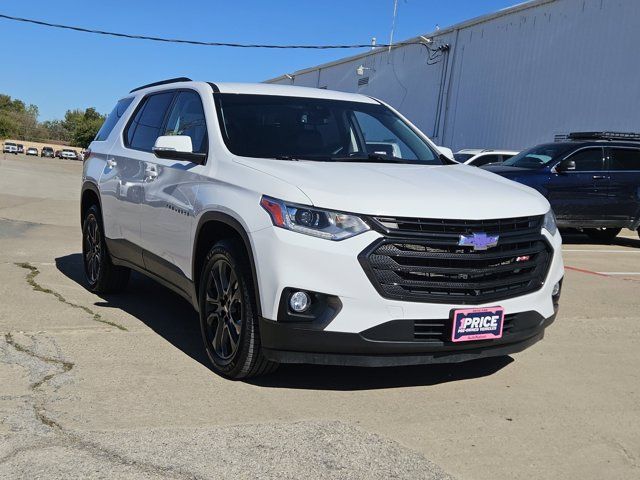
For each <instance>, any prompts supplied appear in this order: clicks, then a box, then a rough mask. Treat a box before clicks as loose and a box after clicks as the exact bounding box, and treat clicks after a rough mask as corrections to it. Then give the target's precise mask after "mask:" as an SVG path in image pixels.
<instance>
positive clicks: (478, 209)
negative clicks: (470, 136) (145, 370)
mask: <svg viewBox="0 0 640 480" xmlns="http://www.w3.org/2000/svg"><path fill="white" fill-rule="evenodd" d="M236 162H237V163H239V164H241V165H244V166H246V167H249V168H252V169H254V170H258V171H260V172H263V173H265V174H267V175H270V176H272V177H276V178H278V179H280V180H282V181H284V182H287V183H288V184H290V185H292V186H294V187H297V188H298V189H300V190H301V191H302V192H303V193H304V194H305V195H306V196H307V197H308V198H309V200H310V203H311V204H312V205H314V206H317V207H322V208H328V209H334V210H340V211H347V212H354V213H362V214H369V215H389V216H402V217H430V218H454V219H469V220H480V219H488V218H508V217H519V216H526V215H541V214H544V213H546V212H547V211H548V210H549V203H548V202H547V200H546V199H545V198H544V197H543V196H542V195H540V194H539V193H538V192H536V191H535V190H533V189H531V188H529V187H526V186H524V185H520V184H518V183H515V182H512V181H510V180H506V179H504V178H502V177H499V176H497V175H494V174H493V173H490V172H487V171H484V170H481V169H479V168H477V167H470V166H467V165H460V164H458V165H442V166H425V165H407V164H386V163H346V162H336V163H327V162H314V161H287V160H269V159H256V158H246V157H239V158H237V159H236ZM263 193H265V194H267V195H268V194H269V192H268V190H265V191H264V192H263ZM283 200H288V199H286V198H285V199H283Z"/></svg>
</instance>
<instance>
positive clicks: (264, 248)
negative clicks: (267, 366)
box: [251, 227, 564, 365]
mask: <svg viewBox="0 0 640 480" xmlns="http://www.w3.org/2000/svg"><path fill="white" fill-rule="evenodd" d="M543 235H545V236H546V238H547V240H548V242H549V244H550V245H551V247H552V248H553V251H554V253H553V257H552V260H551V265H550V267H549V270H548V274H547V278H546V281H545V283H544V285H543V286H542V288H540V289H539V290H537V291H535V292H532V293H529V294H526V295H522V296H519V297H514V298H508V299H505V300H497V301H492V302H490V303H489V304H481V305H472V306H473V307H489V306H501V307H503V308H504V309H505V313H506V315H507V316H508V317H509V316H511V317H514V318H516V316H519V317H518V318H520V319H519V320H518V321H517V323H518V324H520V326H521V327H522V328H519V329H516V330H514V331H513V332H512V334H510V335H505V336H504V338H502V339H500V340H496V341H488V342H487V341H484V342H465V343H456V344H453V345H451V344H449V345H447V344H446V342H444V344H442V345H436V344H433V343H429V344H427V342H419V341H415V340H414V339H413V337H410V336H408V335H409V334H408V333H407V332H410V331H411V332H412V331H413V324H414V322H415V321H418V320H419V321H426V320H442V319H449V318H450V314H451V311H452V310H455V309H457V308H468V307H470V305H457V304H449V303H421V302H415V301H402V300H392V299H387V298H383V297H382V296H381V295H380V294H379V293H378V291H377V290H376V289H375V287H374V286H373V284H372V283H371V281H370V279H369V278H368V277H367V275H366V273H365V271H364V270H363V268H362V265H361V264H360V262H359V261H358V254H359V253H360V252H362V251H363V250H365V248H367V247H368V246H369V245H371V244H372V243H373V242H375V241H376V240H378V239H380V238H381V237H382V236H381V235H380V234H379V233H377V232H375V231H369V232H366V233H364V234H361V235H358V236H355V237H352V238H350V239H347V240H343V241H340V242H332V241H328V240H324V239H320V238H314V237H309V236H305V235H301V234H299V233H295V232H291V231H288V230H284V229H280V228H274V227H269V228H265V229H262V230H258V231H254V232H252V234H251V241H252V248H253V251H254V258H255V261H256V271H257V277H258V287H259V288H258V291H259V293H260V305H261V313H262V320H261V326H260V328H261V337H262V344H263V348H264V350H265V354H266V355H267V357H268V358H271V359H273V360H277V361H281V362H294V363H295V362H297V363H301V362H302V363H325V364H340V365H344V364H350V365H409V364H419V363H433V362H459V361H466V360H470V359H473V358H481V357H486V356H495V355H507V354H509V353H515V352H517V351H520V350H522V349H524V348H526V347H528V346H529V345H532V344H533V343H535V342H536V341H538V340H540V339H541V338H542V336H543V335H544V329H545V328H546V327H547V326H548V325H549V324H550V323H551V322H552V321H553V319H554V318H555V315H556V308H555V306H554V301H553V299H552V296H551V292H552V290H553V286H554V285H555V284H556V283H557V282H559V281H560V280H561V279H562V277H563V275H564V267H563V263H562V257H561V255H560V250H561V243H562V240H561V237H560V235H559V234H556V235H554V236H551V235H549V234H548V232H546V231H545V232H544V233H543ZM287 288H293V289H300V290H307V291H311V292H320V293H322V294H325V295H330V296H335V297H337V298H338V299H339V300H340V303H341V308H340V309H339V311H338V312H337V314H336V315H335V317H334V318H332V319H331V321H330V322H329V323H326V322H325V323H323V324H322V325H320V326H319V327H317V328H316V327H314V326H313V325H309V324H304V323H301V324H297V323H296V324H294V323H285V322H278V321H277V320H278V311H279V309H281V305H280V303H281V298H282V292H283V290H285V289H287ZM382 331H385V332H387V334H386V337H384V338H381V337H379V335H378V334H379V333H380V332H382Z"/></svg>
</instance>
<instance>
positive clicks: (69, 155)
mask: <svg viewBox="0 0 640 480" xmlns="http://www.w3.org/2000/svg"><path fill="white" fill-rule="evenodd" d="M60 158H64V159H67V160H78V152H76V151H75V150H71V149H69V148H65V149H63V150H62V154H61V155H60Z"/></svg>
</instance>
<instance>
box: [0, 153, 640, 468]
mask: <svg viewBox="0 0 640 480" xmlns="http://www.w3.org/2000/svg"><path fill="white" fill-rule="evenodd" d="M80 175H81V164H80V163H79V162H73V161H62V160H58V159H56V160H50V159H40V158H35V159H34V158H26V157H23V156H18V157H14V156H11V157H6V158H5V157H3V156H0V385H1V389H0V478H3V479H4V478H7V479H14V478H15V479H18V478H47V479H51V478H53V479H68V478H109V479H113V478H126V479H129V478H131V479H134V478H135V479H137V478H143V479H145V478H153V479H155V478H172V479H173V478H177V479H183V478H185V479H186V478H189V479H191V478H203V479H205V478H212V479H213V478H216V479H218V478H292V479H293V478H301V477H309V478H314V479H315V478H319V479H324V478H331V479H334V478H335V479H361V478H366V479H369V478H374V479H375V478H385V479H386V478H406V479H418V478H424V479H445V478H460V479H496V478H505V479H532V478H563V479H564V478H576V479H601V478H616V479H627V478H628V479H635V478H639V477H640V466H639V462H640V428H638V425H640V374H639V373H638V370H637V363H638V360H640V355H639V354H638V349H637V345H638V341H639V340H640V324H639V323H638V321H637V310H638V306H639V304H640V301H639V300H638V298H639V297H638V294H637V282H633V281H624V280H622V279H606V280H603V279H602V278H599V277H597V276H589V275H584V274H581V273H579V272H573V271H568V272H567V277H566V281H565V287H564V292H563V301H562V308H561V313H560V315H559V318H558V320H557V321H556V323H555V324H554V325H553V326H552V327H551V328H550V329H549V331H548V333H547V337H546V338H545V339H544V340H543V341H542V342H541V343H539V344H538V345H536V346H534V347H533V348H531V349H529V350H527V351H525V352H523V353H521V354H518V355H514V356H513V358H509V357H507V358H501V359H494V360H488V361H482V362H478V363H475V364H463V365H444V366H431V367H411V368H401V369H373V370H367V369H356V368H334V367H312V366H301V365H298V366H284V367H282V368H281V369H280V370H279V371H278V372H276V373H275V374H273V375H271V376H269V377H264V378H260V379H256V380H253V381H251V382H232V381H228V380H225V379H223V378H221V377H218V376H217V375H215V374H214V373H213V372H211V370H209V368H208V367H207V362H206V357H205V355H204V352H203V350H202V346H201V340H200V338H199V327H198V323H197V316H196V314H195V313H194V312H193V310H192V309H191V308H190V306H189V305H188V304H187V303H186V302H185V301H183V300H182V299H181V298H180V297H178V296H177V295H174V294H173V293H171V292H169V291H168V290H165V289H164V288H162V287H160V286H159V285H157V284H155V283H154V282H152V281H151V280H148V279H145V278H144V277H142V276H140V275H133V276H132V281H131V285H130V288H129V289H128V291H127V292H125V293H123V294H120V295H113V296H104V297H101V296H96V295H93V294H91V293H89V292H87V291H86V290H85V289H84V288H83V286H82V265H81V257H80V253H79V252H80V226H79V212H78V210H79V205H78V203H79V202H78V198H79V190H80ZM626 243H627V245H626V246H624V248H626V249H629V251H630V252H633V251H634V249H640V242H639V241H637V237H635V239H632V237H629V240H628V241H627V242H626ZM617 248H618V247H617ZM619 248H623V247H619ZM620 256H621V257H624V259H618V258H614V257H613V256H610V257H611V258H610V259H609V260H607V261H608V262H609V264H610V265H609V266H608V268H610V270H611V271H614V270H616V269H619V270H624V271H629V269H630V268H631V267H630V265H632V266H633V264H634V262H635V265H637V267H638V268H637V270H640V253H639V254H638V255H633V254H629V255H626V256H624V255H620ZM615 262H625V263H624V264H621V265H614V263H615Z"/></svg>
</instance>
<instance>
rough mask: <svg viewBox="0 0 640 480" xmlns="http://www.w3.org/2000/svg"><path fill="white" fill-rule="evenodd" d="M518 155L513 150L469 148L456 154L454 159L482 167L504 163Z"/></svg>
mask: <svg viewBox="0 0 640 480" xmlns="http://www.w3.org/2000/svg"><path fill="white" fill-rule="evenodd" d="M517 154H518V152H514V151H511V150H491V149H484V150H483V149H478V148H467V149H464V150H460V151H459V152H457V153H455V154H454V155H453V157H454V158H455V159H456V160H457V161H458V162H460V163H465V164H467V165H473V166H474V167H481V166H483V165H488V164H490V163H502V162H504V161H505V160H509V159H510V158H511V157H513V156H514V155H517Z"/></svg>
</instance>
